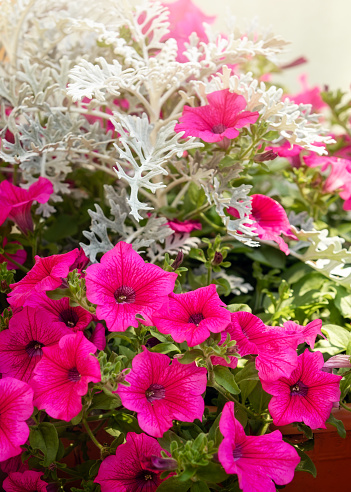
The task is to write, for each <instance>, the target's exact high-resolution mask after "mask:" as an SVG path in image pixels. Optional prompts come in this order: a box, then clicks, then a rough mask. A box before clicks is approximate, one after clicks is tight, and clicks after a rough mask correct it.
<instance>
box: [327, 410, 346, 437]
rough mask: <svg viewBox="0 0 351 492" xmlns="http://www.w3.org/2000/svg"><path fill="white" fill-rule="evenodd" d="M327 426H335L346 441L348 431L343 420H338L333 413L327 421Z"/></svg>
mask: <svg viewBox="0 0 351 492" xmlns="http://www.w3.org/2000/svg"><path fill="white" fill-rule="evenodd" d="M327 424H330V425H333V426H334V427H335V428H336V430H337V431H338V434H339V436H340V437H342V438H343V439H345V437H346V430H345V427H344V423H343V422H342V421H341V420H338V419H336V418H335V417H334V415H333V414H332V413H331V414H330V417H329V419H328V420H327Z"/></svg>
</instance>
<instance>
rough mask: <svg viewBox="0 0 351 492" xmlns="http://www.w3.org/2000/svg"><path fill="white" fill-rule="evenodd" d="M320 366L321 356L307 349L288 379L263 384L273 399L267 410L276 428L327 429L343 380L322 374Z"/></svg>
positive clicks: (332, 375) (322, 361)
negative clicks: (295, 425)
mask: <svg viewBox="0 0 351 492" xmlns="http://www.w3.org/2000/svg"><path fill="white" fill-rule="evenodd" d="M323 365H324V359H323V355H322V353H321V352H309V350H308V349H306V350H305V351H304V353H303V354H301V355H300V356H299V357H298V366H297V367H296V369H295V370H294V371H293V372H292V373H291V375H290V376H289V377H285V378H284V377H283V378H280V379H279V380H278V381H274V382H270V381H262V387H263V389H264V390H265V391H266V392H267V393H269V394H270V395H273V398H272V399H271V401H270V402H269V404H268V409H269V412H270V414H271V415H272V418H273V422H274V424H275V425H286V424H291V423H292V422H304V423H305V424H306V425H309V426H310V427H311V429H318V428H320V427H321V428H323V429H325V428H326V426H325V421H326V420H327V419H328V418H329V415H330V412H331V409H332V407H333V403H334V402H338V401H339V400H340V389H339V382H340V380H341V379H342V376H337V375H336V374H328V373H326V372H324V371H322V370H321V369H322V367H323Z"/></svg>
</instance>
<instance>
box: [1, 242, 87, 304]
mask: <svg viewBox="0 0 351 492" xmlns="http://www.w3.org/2000/svg"><path fill="white" fill-rule="evenodd" d="M77 254H78V249H74V250H73V251H70V252H69V253H64V254H62V255H53V256H47V257H46V258H40V256H35V265H34V267H33V268H32V269H31V270H30V271H29V272H28V273H27V275H26V276H25V277H24V278H23V279H22V280H20V281H19V282H17V283H16V284H11V285H10V287H11V289H12V292H10V293H9V295H8V302H9V303H10V305H11V307H12V308H16V307H20V306H23V305H26V301H27V299H28V297H29V296H30V295H31V293H32V292H33V291H34V292H45V291H48V290H55V289H58V288H59V287H60V286H61V284H62V279H64V278H66V277H67V275H68V272H69V268H70V266H71V265H72V264H73V263H74V261H75V259H76V258H77Z"/></svg>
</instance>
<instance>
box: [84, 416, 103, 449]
mask: <svg viewBox="0 0 351 492" xmlns="http://www.w3.org/2000/svg"><path fill="white" fill-rule="evenodd" d="M82 423H83V425H84V427H85V430H86V431H87V433H88V436H89V437H90V439H91V440H92V441H93V443H94V444H95V446H96V447H97V448H99V449H100V451H101V450H102V449H104V447H103V446H102V444H100V443H99V441H98V440H97V439H96V437H95V436H94V434H93V433H92V431H91V429H90V427H89V425H88V422H87V421H86V418H85V417H84V418H83V419H82Z"/></svg>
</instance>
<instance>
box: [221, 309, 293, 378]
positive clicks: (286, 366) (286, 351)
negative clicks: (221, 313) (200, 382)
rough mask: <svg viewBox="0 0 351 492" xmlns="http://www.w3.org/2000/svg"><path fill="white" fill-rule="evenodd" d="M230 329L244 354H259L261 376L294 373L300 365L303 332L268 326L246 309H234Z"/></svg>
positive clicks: (267, 376)
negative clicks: (298, 358)
mask: <svg viewBox="0 0 351 492" xmlns="http://www.w3.org/2000/svg"><path fill="white" fill-rule="evenodd" d="M226 331H227V332H228V333H230V336H231V339H232V340H236V343H237V347H236V349H237V351H238V353H239V354H240V355H241V356H242V357H244V356H245V355H250V354H251V355H254V354H257V358H256V368H257V369H258V375H259V377H260V379H265V380H268V381H275V380H277V379H279V377H281V376H286V375H287V374H289V375H290V374H291V373H292V371H293V370H294V369H295V368H296V366H297V354H296V348H297V345H298V340H299V337H300V336H301V335H300V332H299V333H296V331H292V332H289V331H288V330H284V329H283V328H280V327H276V326H274V327H268V326H266V325H265V324H264V323H263V321H261V320H260V318H258V317H257V316H255V315H254V314H251V313H248V312H246V311H238V312H237V313H232V314H231V323H230V324H229V325H228V326H227V328H226Z"/></svg>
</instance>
